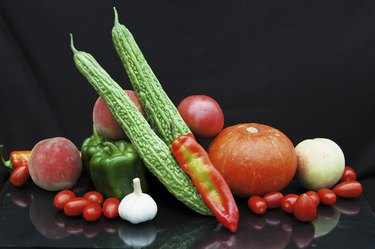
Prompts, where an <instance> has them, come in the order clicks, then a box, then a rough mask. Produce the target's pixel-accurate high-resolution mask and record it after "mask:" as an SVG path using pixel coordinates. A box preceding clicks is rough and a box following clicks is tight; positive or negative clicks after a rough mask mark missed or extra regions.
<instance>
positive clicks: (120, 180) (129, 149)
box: [90, 140, 147, 199]
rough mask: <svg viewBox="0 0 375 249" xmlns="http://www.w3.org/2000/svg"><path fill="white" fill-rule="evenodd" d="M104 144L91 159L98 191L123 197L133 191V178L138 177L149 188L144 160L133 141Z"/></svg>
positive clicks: (93, 177)
mask: <svg viewBox="0 0 375 249" xmlns="http://www.w3.org/2000/svg"><path fill="white" fill-rule="evenodd" d="M102 146H103V147H102V150H101V151H99V152H97V153H95V154H94V155H93V156H92V158H91V160H90V174H91V179H92V181H93V183H94V186H95V189H96V190H97V191H99V192H100V193H102V194H103V195H104V196H105V197H116V198H118V199H121V198H123V197H124V196H125V195H127V194H129V193H131V192H132V189H133V188H132V180H133V179H134V178H136V177H138V178H139V179H141V181H142V186H144V188H145V190H147V182H146V178H145V170H144V165H143V162H142V160H141V158H140V157H139V155H138V153H137V152H136V150H135V149H134V147H133V145H132V144H131V143H128V142H126V141H125V140H116V141H113V142H109V141H106V142H103V144H102Z"/></svg>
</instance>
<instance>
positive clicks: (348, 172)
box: [339, 166, 357, 182]
mask: <svg viewBox="0 0 375 249" xmlns="http://www.w3.org/2000/svg"><path fill="white" fill-rule="evenodd" d="M354 180H357V172H356V171H355V170H354V169H353V168H352V167H350V166H345V169H344V173H343V174H342V177H341V179H340V181H339V182H345V181H354Z"/></svg>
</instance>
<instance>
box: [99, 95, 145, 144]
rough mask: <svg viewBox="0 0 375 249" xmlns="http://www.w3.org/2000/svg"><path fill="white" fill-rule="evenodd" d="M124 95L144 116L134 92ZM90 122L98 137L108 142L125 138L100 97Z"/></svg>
mask: <svg viewBox="0 0 375 249" xmlns="http://www.w3.org/2000/svg"><path fill="white" fill-rule="evenodd" d="M125 93H126V94H127V95H128V97H129V98H130V99H131V100H132V101H133V103H134V104H135V105H136V107H137V108H138V110H139V111H140V112H141V113H142V114H144V111H143V109H142V106H141V103H140V102H139V100H138V97H137V94H136V92H134V91H133V90H125ZM92 120H93V124H94V128H95V130H96V132H97V133H98V135H99V136H101V137H103V138H105V139H108V140H117V139H124V138H126V135H125V132H124V130H123V129H122V128H121V126H120V125H119V124H118V122H117V120H116V119H115V117H114V116H113V115H112V112H111V111H110V109H109V108H108V106H107V104H106V103H105V101H104V99H103V98H102V97H101V96H100V97H99V98H98V99H97V100H96V102H95V104H94V108H93V112H92Z"/></svg>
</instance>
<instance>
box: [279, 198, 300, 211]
mask: <svg viewBox="0 0 375 249" xmlns="http://www.w3.org/2000/svg"><path fill="white" fill-rule="evenodd" d="M297 198H298V195H296V194H287V195H285V196H284V197H283V199H282V200H281V208H282V209H283V210H284V211H285V212H286V213H288V214H291V213H293V205H294V203H295V202H296V200H297Z"/></svg>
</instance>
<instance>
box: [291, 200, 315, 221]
mask: <svg viewBox="0 0 375 249" xmlns="http://www.w3.org/2000/svg"><path fill="white" fill-rule="evenodd" d="M293 214H294V217H295V218H296V219H297V220H299V221H303V222H309V221H313V220H314V219H315V218H316V216H317V207H316V205H315V202H314V200H313V199H312V198H311V197H310V196H308V195H307V194H301V195H300V196H299V197H298V198H297V200H296V202H295V203H294V205H293Z"/></svg>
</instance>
